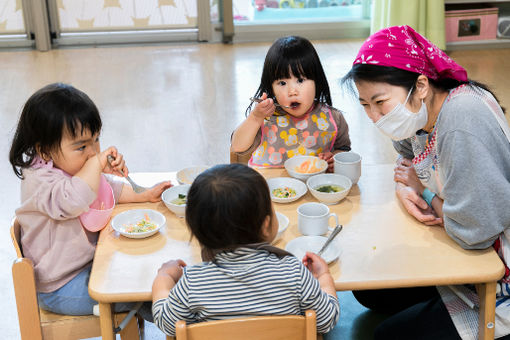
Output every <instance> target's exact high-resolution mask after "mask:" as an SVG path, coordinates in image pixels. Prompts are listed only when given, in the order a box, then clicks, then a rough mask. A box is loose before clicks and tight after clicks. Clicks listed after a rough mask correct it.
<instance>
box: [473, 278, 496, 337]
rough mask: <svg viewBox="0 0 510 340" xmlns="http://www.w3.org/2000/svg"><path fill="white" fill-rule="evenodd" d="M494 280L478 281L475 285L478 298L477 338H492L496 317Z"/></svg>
mask: <svg viewBox="0 0 510 340" xmlns="http://www.w3.org/2000/svg"><path fill="white" fill-rule="evenodd" d="M496 284H497V283H496V282H487V283H480V284H477V285H476V290H477V292H478V298H479V299H480V311H479V314H478V339H480V340H482V339H483V340H487V339H491V340H492V339H494V328H495V318H496Z"/></svg>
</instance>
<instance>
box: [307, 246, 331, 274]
mask: <svg viewBox="0 0 510 340" xmlns="http://www.w3.org/2000/svg"><path fill="white" fill-rule="evenodd" d="M302 261H303V264H304V265H305V267H306V268H307V269H308V270H309V271H310V272H311V273H312V275H313V276H314V277H315V278H316V279H317V278H319V277H320V276H321V275H323V274H329V267H328V264H327V263H326V261H324V259H323V258H322V257H320V256H319V255H317V254H314V253H312V252H309V251H307V252H306V254H305V256H303V260H302Z"/></svg>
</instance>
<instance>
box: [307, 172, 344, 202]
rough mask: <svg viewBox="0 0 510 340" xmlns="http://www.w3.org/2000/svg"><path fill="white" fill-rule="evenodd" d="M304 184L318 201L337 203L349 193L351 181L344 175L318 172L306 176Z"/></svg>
mask: <svg viewBox="0 0 510 340" xmlns="http://www.w3.org/2000/svg"><path fill="white" fill-rule="evenodd" d="M306 185H307V187H308V189H309V190H310V193H311V194H312V196H313V197H315V198H316V199H318V200H319V202H322V203H324V204H337V203H338V202H340V201H341V200H342V199H344V198H345V197H346V196H347V195H348V194H349V191H350V189H351V187H352V182H351V180H350V179H349V178H348V177H347V176H344V175H339V174H319V175H315V176H311V177H310V178H308V180H307V181H306Z"/></svg>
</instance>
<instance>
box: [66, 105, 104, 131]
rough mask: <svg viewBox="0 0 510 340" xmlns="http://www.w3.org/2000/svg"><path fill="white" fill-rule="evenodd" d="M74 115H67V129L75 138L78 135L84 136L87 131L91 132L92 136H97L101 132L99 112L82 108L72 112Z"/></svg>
mask: <svg viewBox="0 0 510 340" xmlns="http://www.w3.org/2000/svg"><path fill="white" fill-rule="evenodd" d="M72 112H73V113H72V114H69V115H66V121H65V124H66V129H67V131H68V132H69V134H70V135H71V136H72V137H73V138H74V137H76V136H77V135H78V133H79V134H80V135H83V133H84V132H85V131H86V130H89V131H90V134H91V135H95V134H96V133H99V132H100V131H101V126H102V124H101V118H100V117H99V112H97V111H94V110H90V108H88V107H87V108H82V110H80V109H77V110H76V111H72Z"/></svg>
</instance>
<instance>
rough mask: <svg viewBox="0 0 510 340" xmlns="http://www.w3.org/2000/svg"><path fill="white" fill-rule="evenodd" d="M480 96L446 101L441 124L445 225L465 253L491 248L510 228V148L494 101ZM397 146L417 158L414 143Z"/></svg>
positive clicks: (406, 154)
mask: <svg viewBox="0 0 510 340" xmlns="http://www.w3.org/2000/svg"><path fill="white" fill-rule="evenodd" d="M478 91H480V90H478ZM478 93H479V92H478ZM474 94H476V91H472V94H466V93H461V94H459V95H456V96H453V97H452V98H451V99H450V100H449V101H446V102H445V103H444V104H443V107H442V108H441V112H440V116H439V119H438V121H437V123H436V125H437V152H438V158H439V164H440V166H439V176H440V179H441V181H442V182H443V185H444V186H443V190H442V195H443V198H444V203H443V214H444V216H443V218H444V225H445V229H446V232H447V233H448V235H450V237H451V238H452V239H453V240H455V241H456V242H457V243H458V244H460V245H461V246H462V247H463V248H465V249H483V248H487V247H489V246H491V245H492V244H493V242H494V241H495V240H496V239H497V237H498V236H499V235H500V234H501V233H503V232H504V231H505V230H506V229H507V228H509V227H510V203H509V202H510V201H509V197H510V144H509V142H508V140H507V139H506V137H505V135H504V133H503V131H502V130H501V127H500V126H499V125H498V123H497V121H496V119H495V118H494V116H493V113H492V112H491V111H490V109H489V106H488V104H489V103H490V101H491V100H493V99H489V101H484V100H482V99H481V98H480V97H477V96H475V95H474ZM489 96H490V94H489ZM490 97H491V98H492V96H490ZM492 104H494V101H493V102H492ZM394 146H395V149H396V150H397V152H399V153H400V154H401V155H402V156H404V157H406V158H413V157H414V155H413V153H412V152H413V151H412V148H411V144H410V141H409V140H404V141H400V142H394Z"/></svg>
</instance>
